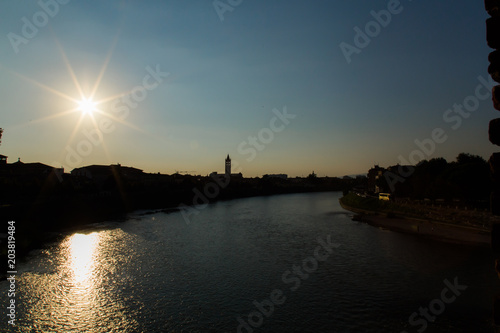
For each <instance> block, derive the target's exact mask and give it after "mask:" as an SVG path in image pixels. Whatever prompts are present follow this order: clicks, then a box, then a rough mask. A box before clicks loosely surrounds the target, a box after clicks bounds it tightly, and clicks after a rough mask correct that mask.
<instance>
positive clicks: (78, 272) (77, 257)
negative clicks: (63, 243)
mask: <svg viewBox="0 0 500 333" xmlns="http://www.w3.org/2000/svg"><path fill="white" fill-rule="evenodd" d="M98 240H99V236H98V234H97V233H92V234H88V235H84V234H74V235H73V236H72V237H71V239H70V241H69V250H70V255H71V259H70V260H71V268H72V269H73V275H74V280H75V282H76V283H85V282H89V281H88V280H89V278H90V277H91V273H92V268H93V266H94V265H95V252H96V248H97V245H98Z"/></svg>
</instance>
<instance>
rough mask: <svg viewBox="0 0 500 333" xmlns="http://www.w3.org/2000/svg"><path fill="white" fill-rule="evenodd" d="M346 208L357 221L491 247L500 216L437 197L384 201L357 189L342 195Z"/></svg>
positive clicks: (342, 204) (341, 201)
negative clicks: (492, 229) (447, 201)
mask: <svg viewBox="0 0 500 333" xmlns="http://www.w3.org/2000/svg"><path fill="white" fill-rule="evenodd" d="M339 202H340V205H341V206H342V208H344V209H346V210H349V211H351V212H353V213H355V215H354V216H353V220H354V221H359V222H364V223H367V224H369V225H372V226H375V227H379V228H384V229H388V230H392V231H397V232H403V233H410V234H415V235H419V236H423V237H426V238H431V239H434V240H439V241H444V242H451V243H457V244H464V245H474V246H482V247H489V246H490V244H491V225H492V224H493V223H494V222H499V219H498V217H496V216H493V215H491V213H490V212H488V211H486V210H480V209H477V208H469V209H467V207H465V208H464V207H456V206H455V207H454V206H453V203H446V202H433V201H409V200H398V201H384V200H379V199H378V198H375V197H369V196H362V195H359V194H356V193H353V192H350V193H347V194H345V195H344V196H343V197H342V198H340V199H339Z"/></svg>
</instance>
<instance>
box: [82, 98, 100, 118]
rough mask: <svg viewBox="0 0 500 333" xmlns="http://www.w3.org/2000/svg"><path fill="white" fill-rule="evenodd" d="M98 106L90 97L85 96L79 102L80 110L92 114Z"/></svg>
mask: <svg viewBox="0 0 500 333" xmlns="http://www.w3.org/2000/svg"><path fill="white" fill-rule="evenodd" d="M95 107H96V103H95V102H94V101H93V100H92V99H90V98H84V99H82V100H81V101H79V102H78V110H80V111H82V113H83V114H88V115H92V113H93V112H94V110H95Z"/></svg>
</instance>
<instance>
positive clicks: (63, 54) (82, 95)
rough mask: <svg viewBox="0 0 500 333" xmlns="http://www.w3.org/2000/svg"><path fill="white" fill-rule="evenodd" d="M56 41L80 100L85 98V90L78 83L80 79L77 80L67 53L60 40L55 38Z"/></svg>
mask: <svg viewBox="0 0 500 333" xmlns="http://www.w3.org/2000/svg"><path fill="white" fill-rule="evenodd" d="M54 41H55V43H56V45H57V47H58V49H59V52H60V53H61V57H62V58H63V61H64V64H65V65H66V69H67V70H68V72H69V75H70V76H71V79H72V80H73V83H74V84H75V87H76V89H77V90H78V93H79V94H80V98H84V97H85V96H84V94H83V90H82V87H81V86H80V82H78V79H77V78H76V75H75V72H74V71H73V68H72V67H71V64H70V63H69V60H68V58H67V57H66V53H65V52H64V50H63V48H62V46H61V44H60V43H59V40H58V39H57V38H54Z"/></svg>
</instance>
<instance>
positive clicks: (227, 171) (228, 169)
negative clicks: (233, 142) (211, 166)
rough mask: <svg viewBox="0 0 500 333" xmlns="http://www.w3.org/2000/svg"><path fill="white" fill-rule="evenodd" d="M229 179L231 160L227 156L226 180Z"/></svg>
mask: <svg viewBox="0 0 500 333" xmlns="http://www.w3.org/2000/svg"><path fill="white" fill-rule="evenodd" d="M229 177H231V158H230V157H229V154H227V157H226V178H229Z"/></svg>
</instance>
